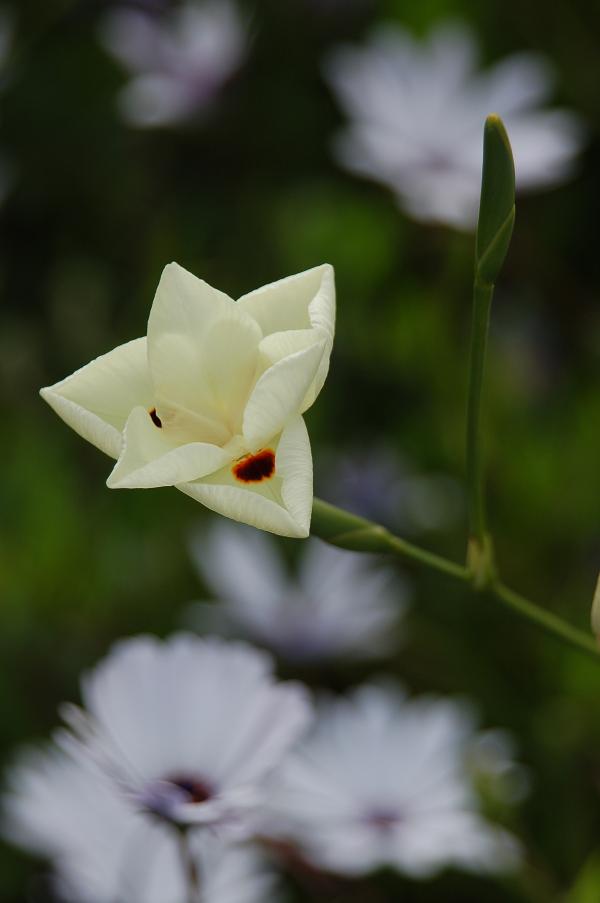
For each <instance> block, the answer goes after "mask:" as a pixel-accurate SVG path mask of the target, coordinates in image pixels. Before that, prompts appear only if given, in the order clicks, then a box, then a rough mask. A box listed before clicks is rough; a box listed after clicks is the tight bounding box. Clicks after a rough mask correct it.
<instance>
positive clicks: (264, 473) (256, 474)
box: [232, 448, 275, 483]
mask: <svg viewBox="0 0 600 903" xmlns="http://www.w3.org/2000/svg"><path fill="white" fill-rule="evenodd" d="M232 473H233V475H234V477H235V478H236V479H237V480H241V482H242V483H262V481H263V480H270V479H271V477H272V476H273V474H274V473H275V452H274V451H272V449H270V448H263V449H262V451H259V452H257V454H255V455H246V456H245V457H244V458H242V459H241V460H240V461H238V462H237V463H236V464H234V465H233V468H232Z"/></svg>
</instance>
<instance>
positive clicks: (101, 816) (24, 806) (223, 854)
mask: <svg viewBox="0 0 600 903" xmlns="http://www.w3.org/2000/svg"><path fill="white" fill-rule="evenodd" d="M8 784H9V792H8V793H6V795H5V797H4V806H3V822H2V833H3V834H4V837H5V838H6V840H8V841H10V842H11V843H15V844H18V845H19V846H21V847H24V848H25V849H27V850H30V851H31V852H34V853H36V854H38V855H41V856H45V857H48V858H49V859H51V860H52V861H53V864H54V867H55V879H54V882H53V884H54V887H55V889H56V891H57V892H58V894H59V896H60V897H61V899H64V900H68V901H73V903H117V901H127V903H183V901H184V900H185V899H187V896H188V895H187V893H186V887H185V880H184V875H183V869H182V865H181V862H180V851H179V849H178V843H179V838H178V836H177V833H176V831H175V830H174V829H173V828H172V827H170V826H168V825H165V824H164V823H161V822H159V821H157V820H153V819H149V818H148V817H147V816H146V815H145V814H144V813H142V812H139V811H136V810H135V809H134V808H132V806H131V805H130V804H129V802H128V801H127V799H126V798H125V797H124V796H123V795H122V794H121V793H120V792H119V790H118V788H117V787H116V785H115V784H114V782H112V781H111V779H110V778H108V777H107V776H106V775H105V774H103V772H102V771H101V770H99V769H98V768H97V767H96V766H95V765H94V763H93V762H91V761H89V760H88V761H84V760H81V759H79V758H73V757H72V756H70V755H69V754H68V753H66V752H64V751H63V750H61V749H58V748H55V749H52V750H48V751H46V752H41V751H38V750H29V751H27V752H25V753H23V754H22V755H21V757H20V758H19V760H18V761H17V763H16V764H15V765H14V766H13V767H12V769H11V770H10V771H9V773H8ZM189 841H190V845H191V851H192V856H193V860H194V862H195V864H196V867H197V870H198V873H199V875H200V876H201V882H202V892H203V896H202V901H203V903H264V901H265V900H266V899H269V900H271V899H273V896H272V895H273V891H274V887H273V878H272V876H271V874H270V873H269V872H268V871H267V870H266V869H265V867H264V864H263V862H262V860H261V859H260V858H259V857H258V855H257V854H256V853H255V852H254V851H253V850H252V849H251V848H249V847H247V846H241V845H235V846H234V845H229V844H227V845H225V844H223V843H222V842H221V841H219V840H218V839H216V838H215V837H212V836H210V835H207V834H206V833H205V832H196V833H194V832H191V833H190V834H189Z"/></svg>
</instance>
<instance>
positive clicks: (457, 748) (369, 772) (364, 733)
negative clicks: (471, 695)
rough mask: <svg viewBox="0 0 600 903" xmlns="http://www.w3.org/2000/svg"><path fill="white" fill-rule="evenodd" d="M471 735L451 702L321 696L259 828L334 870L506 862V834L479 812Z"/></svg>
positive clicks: (413, 871)
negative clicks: (317, 713)
mask: <svg viewBox="0 0 600 903" xmlns="http://www.w3.org/2000/svg"><path fill="white" fill-rule="evenodd" d="M473 738H474V731H473V726H472V723H471V719H470V717H469V715H468V713H467V712H466V710H465V709H464V708H462V707H461V706H459V705H457V704H454V703H451V702H447V701H441V700H439V699H433V698H422V699H414V700H407V699H406V698H405V697H404V696H403V695H402V694H401V693H400V692H398V691H396V690H393V689H391V688H382V687H377V686H364V687H362V688H360V689H359V690H358V691H356V692H355V693H354V694H353V695H352V696H351V697H350V698H348V699H345V700H340V701H330V702H329V703H326V704H324V706H323V709H322V711H321V715H320V718H319V720H318V722H317V724H316V727H315V729H314V732H313V733H312V734H311V735H310V736H309V737H308V739H307V740H306V741H305V742H304V744H303V745H302V746H301V747H300V749H299V750H297V751H296V752H295V753H293V754H292V755H291V756H290V757H289V758H288V759H287V760H286V761H285V762H284V764H283V766H282V769H281V771H280V773H279V774H278V776H277V777H276V779H275V784H274V788H273V797H272V804H271V815H272V820H271V821H267V823H266V825H267V828H266V831H267V833H270V834H271V835H272V836H276V837H277V838H279V839H285V840H287V841H292V842H296V843H299V845H300V848H301V850H302V851H303V853H304V855H305V856H306V857H307V858H308V859H309V860H310V861H311V862H313V863H314V864H315V865H317V866H319V867H321V868H324V869H327V870H330V871H333V872H337V873H340V874H347V875H361V874H365V873H367V872H370V871H371V870H373V869H376V868H379V867H382V866H386V865H387V866H392V867H395V868H396V869H398V870H399V871H401V872H404V873H406V874H407V875H409V876H412V877H415V878H424V877H427V876H429V875H432V874H434V873H436V872H437V871H439V870H440V869H441V868H443V867H445V866H449V865H453V866H458V867H462V868H465V869H470V870H477V871H478V870H492V871H494V870H503V869H505V868H510V867H511V866H514V865H515V864H516V862H517V861H518V853H517V845H516V843H515V841H514V840H513V839H512V838H511V837H510V836H509V835H508V834H506V832H504V831H502V830H501V829H499V828H496V827H493V826H492V825H490V824H488V823H487V822H486V821H485V820H484V819H483V818H482V817H481V815H480V814H479V812H478V803H477V799H476V796H475V793H474V790H473V787H472V783H471V779H470V776H469V766H468V761H467V759H468V749H469V745H470V743H471V741H472V740H473Z"/></svg>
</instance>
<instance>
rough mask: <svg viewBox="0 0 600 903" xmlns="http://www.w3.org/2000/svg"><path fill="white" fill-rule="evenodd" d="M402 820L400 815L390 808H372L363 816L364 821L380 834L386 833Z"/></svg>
mask: <svg viewBox="0 0 600 903" xmlns="http://www.w3.org/2000/svg"><path fill="white" fill-rule="evenodd" d="M401 821H402V816H401V815H399V813H398V812H393V811H392V810H391V809H387V810H386V809H374V810H373V811H372V812H370V813H369V814H368V815H367V816H366V817H365V823H366V824H367V825H368V826H369V827H370V828H374V829H375V830H376V831H379V832H381V833H382V834H387V833H388V832H389V831H391V830H392V829H393V828H395V827H396V826H397V825H398V824H400V822H401Z"/></svg>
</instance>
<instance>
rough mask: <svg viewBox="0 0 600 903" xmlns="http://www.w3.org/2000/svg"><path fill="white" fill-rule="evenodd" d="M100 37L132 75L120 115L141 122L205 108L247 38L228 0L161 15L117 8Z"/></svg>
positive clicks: (177, 118) (156, 122) (167, 121)
mask: <svg viewBox="0 0 600 903" xmlns="http://www.w3.org/2000/svg"><path fill="white" fill-rule="evenodd" d="M101 37H102V40H103V43H104V45H105V46H106V48H107V49H108V50H109V51H110V52H111V53H112V54H113V55H114V56H115V57H116V58H117V59H118V60H119V61H120V62H121V63H122V64H123V65H124V66H125V67H126V68H127V69H128V70H129V71H130V72H131V74H132V76H133V77H132V79H131V81H130V82H129V84H128V85H127V86H126V87H125V88H124V89H123V91H122V92H121V95H120V98H119V106H120V109H121V112H122V114H123V117H124V118H125V119H126V120H127V121H128V122H130V123H132V124H133V125H136V126H142V127H147V126H162V125H171V124H173V123H179V122H182V121H184V120H186V119H189V118H190V117H192V116H193V115H195V114H198V113H202V112H204V111H205V110H206V109H207V107H208V106H209V105H210V104H211V102H212V101H213V100H214V97H215V95H216V94H217V93H218V91H219V89H220V88H221V87H222V86H223V85H224V83H225V82H226V81H227V79H228V78H229V77H230V76H231V75H232V74H233V73H234V72H235V70H236V69H237V68H238V67H239V66H240V64H241V62H242V60H243V58H244V54H245V48H246V40H247V34H246V28H245V25H244V23H243V21H242V19H241V16H240V13H239V11H238V9H237V6H236V5H235V4H234V3H233V2H230V0H207V2H203V3H195V2H187V3H183V4H182V5H181V6H180V7H178V8H176V9H174V10H171V11H170V12H165V13H164V14H162V15H161V14H155V15H152V14H147V13H144V12H141V11H135V10H124V9H123V10H119V11H117V12H113V13H112V14H110V15H109V16H108V17H107V18H106V20H105V22H104V27H103V30H102V35H101Z"/></svg>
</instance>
